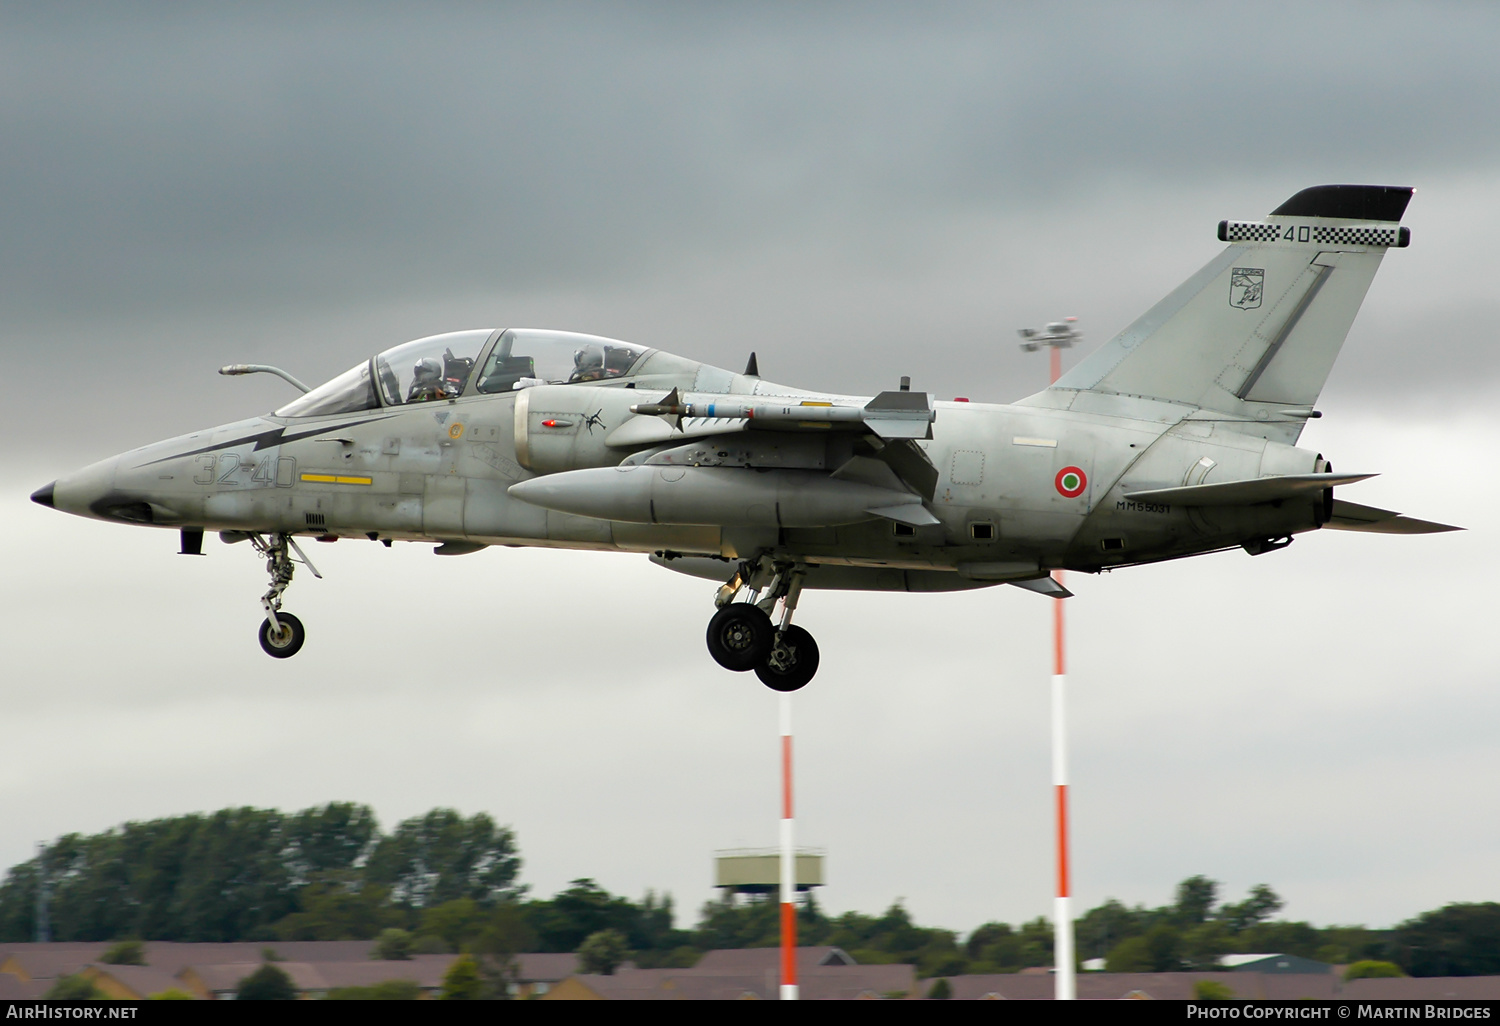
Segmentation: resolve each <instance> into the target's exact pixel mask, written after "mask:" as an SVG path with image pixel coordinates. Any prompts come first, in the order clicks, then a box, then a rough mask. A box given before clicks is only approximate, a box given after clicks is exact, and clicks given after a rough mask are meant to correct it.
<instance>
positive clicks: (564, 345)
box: [276, 328, 650, 417]
mask: <svg viewBox="0 0 1500 1026" xmlns="http://www.w3.org/2000/svg"><path fill="white" fill-rule="evenodd" d="M648 352H650V350H648V349H646V348H645V347H644V346H635V345H631V344H630V343H628V342H620V341H617V340H615V339H612V338H600V337H598V336H597V335H579V334H575V333H574V332H569V331H547V330H542V329H535V328H512V329H510V330H508V331H504V332H497V331H494V330H492V329H489V328H481V329H477V330H472V331H453V332H449V333H448V334H445V335H431V336H429V337H427V338H419V339H417V340H416V341H414V342H407V343H405V344H404V345H399V346H396V347H395V348H393V349H387V350H386V351H385V352H383V353H381V354H380V355H378V356H376V357H374V358H372V359H370V360H366V361H365V362H364V363H361V364H360V365H359V366H357V367H353V368H350V369H349V370H347V371H345V372H344V373H343V374H340V375H339V376H338V377H336V378H334V379H333V380H332V381H329V382H326V383H324V384H322V385H320V386H318V387H317V388H315V389H313V390H312V391H311V392H308V393H307V394H306V395H304V396H302V397H301V398H299V399H294V400H293V401H291V402H290V403H287V404H286V405H285V406H283V407H282V408H281V409H279V410H277V411H276V415H277V416H279V417H325V416H331V415H333V414H337V413H358V412H359V411H361V410H373V409H376V408H378V407H382V406H404V405H407V404H410V403H420V402H431V401H433V400H436V399H457V398H458V397H459V396H463V395H476V394H483V395H495V394H501V393H505V392H511V391H515V390H516V389H519V388H526V387H527V386H530V385H563V384H571V383H575V382H598V381H605V380H609V379H612V378H625V377H629V376H630V373H631V370H632V368H634V367H635V366H636V364H638V363H639V362H640V360H641V357H643V356H645V355H646V354H647V353H648ZM476 367H477V368H479V369H478V371H477V372H476V370H475V368H476Z"/></svg>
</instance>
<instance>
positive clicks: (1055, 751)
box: [1020, 317, 1083, 1001]
mask: <svg viewBox="0 0 1500 1026" xmlns="http://www.w3.org/2000/svg"><path fill="white" fill-rule="evenodd" d="M1077 322H1078V318H1077V317H1066V318H1064V319H1063V320H1061V321H1053V322H1052V323H1051V324H1048V325H1047V326H1046V327H1044V328H1022V329H1021V330H1020V336H1021V337H1022V338H1024V339H1025V340H1026V341H1025V342H1022V343H1021V349H1022V350H1023V351H1024V352H1028V353H1034V352H1036V351H1037V350H1038V349H1040V348H1042V347H1043V346H1046V347H1047V350H1048V352H1049V353H1050V354H1051V358H1052V359H1051V363H1052V384H1054V385H1055V384H1057V379H1058V378H1060V377H1062V351H1063V350H1064V349H1068V348H1071V347H1072V345H1073V343H1074V342H1077V341H1078V340H1079V339H1081V338H1083V333H1082V332H1080V331H1079V330H1078V329H1077V328H1075V327H1073V325H1074V324H1076V323H1077ZM1052 579H1053V580H1054V581H1056V582H1057V584H1058V586H1059V587H1061V586H1062V583H1063V572H1062V571H1061V570H1054V571H1052ZM1063 637H1064V636H1063V600H1062V599H1061V598H1055V599H1053V600H1052V787H1053V791H1054V793H1055V795H1056V800H1057V898H1056V904H1055V907H1054V909H1053V919H1054V922H1053V932H1054V938H1053V945H1052V946H1053V953H1054V955H1055V956H1056V958H1055V961H1056V972H1055V974H1054V976H1053V981H1054V984H1055V986H1054V996H1055V997H1056V998H1057V999H1058V1000H1059V1001H1072V1000H1073V999H1074V998H1075V997H1076V996H1077V991H1076V989H1075V981H1074V977H1073V912H1072V909H1071V908H1070V907H1069V905H1070V904H1071V902H1070V894H1069V880H1068V729H1067V704H1066V691H1067V666H1066V663H1065V662H1064V658H1063V656H1064V649H1063Z"/></svg>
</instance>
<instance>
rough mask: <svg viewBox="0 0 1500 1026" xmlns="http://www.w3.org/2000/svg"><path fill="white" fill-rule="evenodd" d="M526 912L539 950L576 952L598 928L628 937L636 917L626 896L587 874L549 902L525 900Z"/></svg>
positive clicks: (636, 912) (631, 903) (638, 914)
mask: <svg viewBox="0 0 1500 1026" xmlns="http://www.w3.org/2000/svg"><path fill="white" fill-rule="evenodd" d="M526 911H527V919H528V920H529V921H530V923H531V926H532V929H534V930H535V931H536V933H537V937H538V940H539V942H540V944H541V948H542V950H543V951H577V950H578V947H579V945H581V944H582V943H583V942H584V940H585V938H587V937H589V936H590V935H592V934H595V933H598V932H599V931H600V930H618V931H619V932H620V933H622V934H625V935H626V937H629V936H630V934H631V933H632V932H633V931H634V930H635V929H636V926H637V922H636V921H637V919H638V918H639V916H640V910H639V909H637V908H636V907H635V904H634V903H633V902H631V901H630V900H629V899H628V898H621V897H615V896H614V895H612V894H610V893H609V892H608V891H606V890H605V889H604V888H602V887H600V886H599V885H598V884H597V883H595V882H594V881H593V880H590V879H588V878H587V877H584V878H582V879H579V880H574V881H573V882H572V883H571V884H570V885H569V886H568V888H567V890H564V891H560V892H559V893H558V894H557V895H555V896H554V897H553V898H552V900H551V901H534V902H529V903H528V905H527V910H526ZM729 946H731V947H740V946H742V945H739V944H734V945H729Z"/></svg>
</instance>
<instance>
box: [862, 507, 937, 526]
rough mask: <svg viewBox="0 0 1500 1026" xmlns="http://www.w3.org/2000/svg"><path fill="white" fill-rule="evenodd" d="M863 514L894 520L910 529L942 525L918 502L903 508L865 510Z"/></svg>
mask: <svg viewBox="0 0 1500 1026" xmlns="http://www.w3.org/2000/svg"><path fill="white" fill-rule="evenodd" d="M865 512H866V513H873V514H874V515H875V516H877V517H884V518H885V519H887V520H894V521H896V523H898V524H910V525H911V526H912V527H931V526H932V525H933V524H940V523H942V521H941V520H939V519H938V518H937V517H935V516H933V515H932V514H931V513H930V512H929V511H928V509H927V507H926V506H924V505H922V504H921V503H920V502H911V503H907V504H906V505H903V506H880V507H878V508H874V509H867V510H865Z"/></svg>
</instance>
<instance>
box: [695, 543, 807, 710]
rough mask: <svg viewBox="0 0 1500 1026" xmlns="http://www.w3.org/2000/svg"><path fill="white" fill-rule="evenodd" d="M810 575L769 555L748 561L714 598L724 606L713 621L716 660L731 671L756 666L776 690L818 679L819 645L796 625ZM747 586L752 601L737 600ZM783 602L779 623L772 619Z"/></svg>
mask: <svg viewBox="0 0 1500 1026" xmlns="http://www.w3.org/2000/svg"><path fill="white" fill-rule="evenodd" d="M806 573H807V570H806V568H805V567H799V566H798V565H797V564H795V563H772V562H771V561H770V560H769V559H764V558H763V559H761V560H760V561H759V562H757V563H754V564H750V563H747V564H744V565H742V566H741V568H740V570H739V572H737V573H736V574H735V575H734V577H732V578H730V580H729V581H728V582H726V583H725V584H724V585H723V587H721V588H720V589H719V593H718V595H717V596H716V597H715V598H714V604H715V605H717V606H718V607H719V610H718V612H716V613H715V614H714V615H713V619H711V620H709V622H708V652H709V655H711V656H713V659H714V662H716V663H718V664H719V665H720V666H722V667H724V669H726V670H734V671H736V672H744V671H746V670H754V671H755V675H756V676H757V677H759V678H760V679H761V682H762V683H763V684H765V685H766V686H767V687H768V688H771V689H772V690H773V691H796V690H797V689H798V688H801V687H803V686H804V685H806V684H807V683H808V681H810V680H812V679H813V675H814V674H816V673H817V672H818V643H817V642H816V641H814V640H813V636H812V635H811V634H809V633H808V632H807V631H805V630H803V629H802V628H801V627H796V626H793V624H792V614H793V612H795V611H796V609H797V599H798V597H799V596H800V595H801V593H802V578H803V576H804V575H805V574H806ZM747 589H748V591H749V593H750V594H749V597H748V600H747V601H744V602H735V601H734V599H735V598H736V597H737V596H738V595H739V594H740V592H741V591H744V590H747ZM762 591H765V592H766V595H765V597H764V598H761V597H760V594H761V592H762ZM777 602H780V603H781V604H782V609H781V622H780V625H779V626H777V625H773V622H772V619H771V613H772V611H773V610H774V609H775V607H776V603H777Z"/></svg>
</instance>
